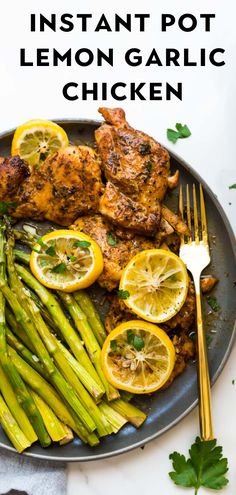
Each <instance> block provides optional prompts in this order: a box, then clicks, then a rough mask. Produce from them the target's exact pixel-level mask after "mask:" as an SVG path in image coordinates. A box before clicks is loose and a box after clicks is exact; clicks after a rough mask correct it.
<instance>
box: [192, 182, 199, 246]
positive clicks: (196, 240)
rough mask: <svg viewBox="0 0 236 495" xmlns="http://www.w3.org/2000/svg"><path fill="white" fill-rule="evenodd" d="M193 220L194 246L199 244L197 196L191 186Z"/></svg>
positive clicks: (194, 188) (194, 187)
mask: <svg viewBox="0 0 236 495" xmlns="http://www.w3.org/2000/svg"><path fill="white" fill-rule="evenodd" d="M193 220H194V236H195V242H196V244H198V243H199V233H198V209H197V195H196V186H195V184H193Z"/></svg>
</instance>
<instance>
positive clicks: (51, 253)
mask: <svg viewBox="0 0 236 495" xmlns="http://www.w3.org/2000/svg"><path fill="white" fill-rule="evenodd" d="M46 254H48V255H49V256H56V249H55V247H54V246H49V248H48V249H47V250H46Z"/></svg>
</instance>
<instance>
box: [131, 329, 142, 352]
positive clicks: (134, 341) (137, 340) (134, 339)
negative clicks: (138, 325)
mask: <svg viewBox="0 0 236 495" xmlns="http://www.w3.org/2000/svg"><path fill="white" fill-rule="evenodd" d="M127 340H128V343H129V344H130V345H133V346H134V347H135V349H136V350H137V351H141V350H142V348H143V347H144V345H145V342H144V340H143V339H141V337H138V335H135V334H134V333H133V332H132V330H127Z"/></svg>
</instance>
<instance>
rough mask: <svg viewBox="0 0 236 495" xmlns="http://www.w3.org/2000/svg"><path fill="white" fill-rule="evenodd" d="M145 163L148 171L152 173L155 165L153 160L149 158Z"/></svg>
mask: <svg viewBox="0 0 236 495" xmlns="http://www.w3.org/2000/svg"><path fill="white" fill-rule="evenodd" d="M145 165H146V170H147V172H148V173H149V174H150V173H151V172H152V166H153V162H152V160H148V161H147V162H146V164H145Z"/></svg>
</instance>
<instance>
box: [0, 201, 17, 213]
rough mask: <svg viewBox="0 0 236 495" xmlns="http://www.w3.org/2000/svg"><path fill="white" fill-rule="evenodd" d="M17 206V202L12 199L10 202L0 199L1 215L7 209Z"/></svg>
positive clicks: (6, 211)
mask: <svg viewBox="0 0 236 495" xmlns="http://www.w3.org/2000/svg"><path fill="white" fill-rule="evenodd" d="M16 207H17V203H16V202H15V201H13V202H12V203H11V202H9V201H0V213H1V214H2V215H6V214H7V213H8V210H9V209H15V208H16Z"/></svg>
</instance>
